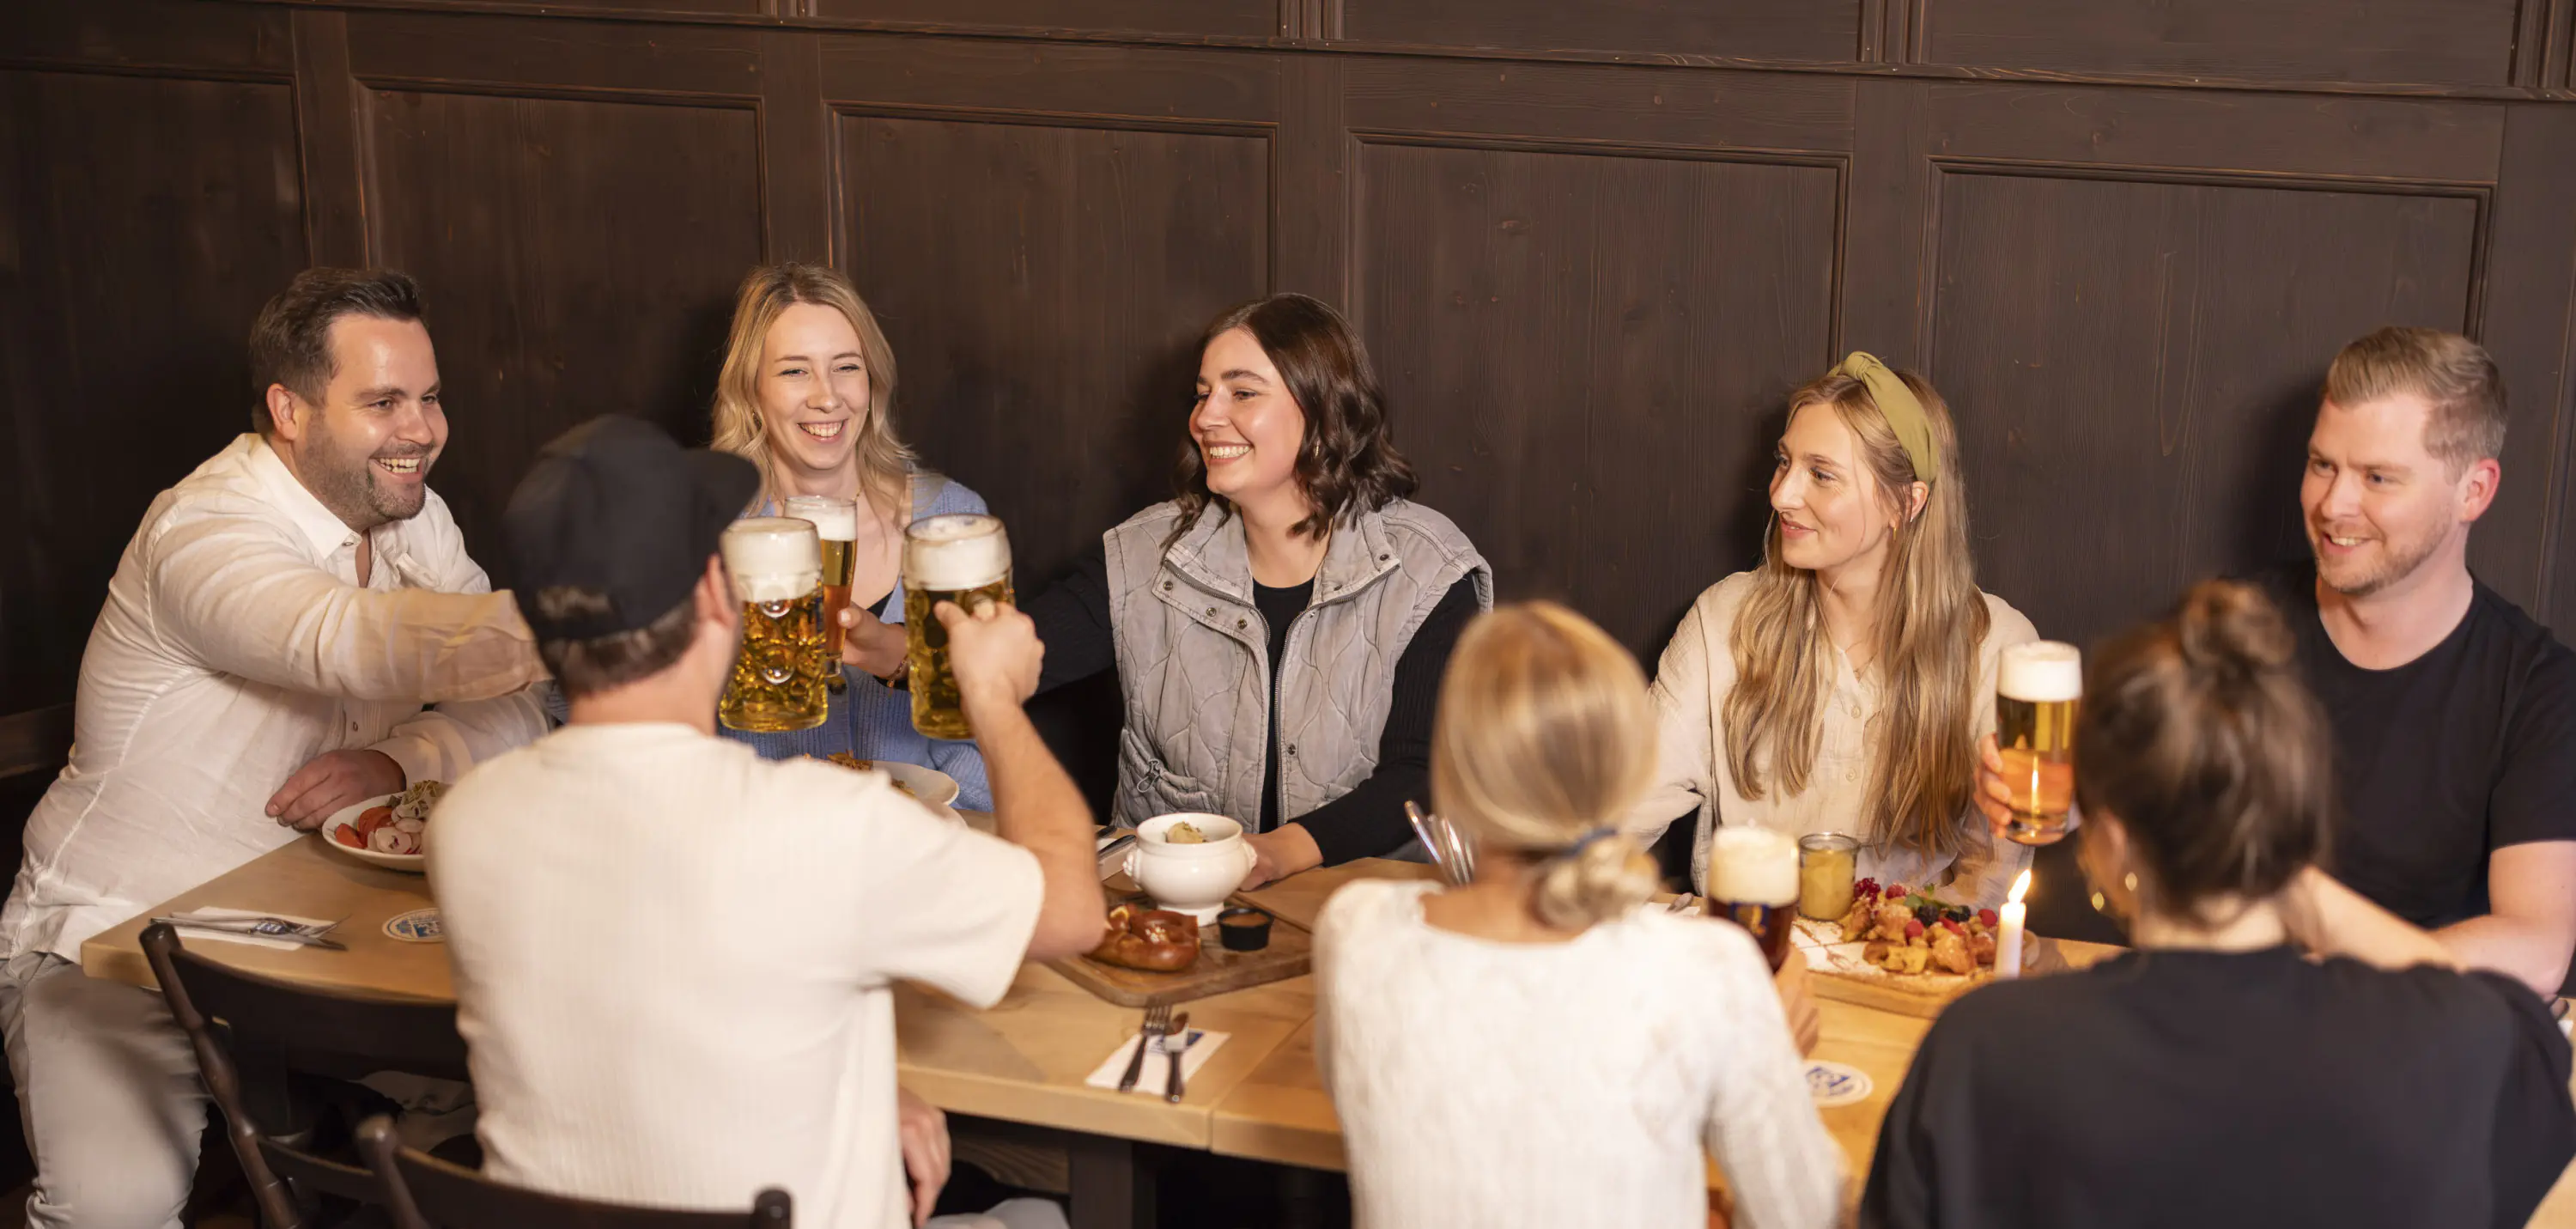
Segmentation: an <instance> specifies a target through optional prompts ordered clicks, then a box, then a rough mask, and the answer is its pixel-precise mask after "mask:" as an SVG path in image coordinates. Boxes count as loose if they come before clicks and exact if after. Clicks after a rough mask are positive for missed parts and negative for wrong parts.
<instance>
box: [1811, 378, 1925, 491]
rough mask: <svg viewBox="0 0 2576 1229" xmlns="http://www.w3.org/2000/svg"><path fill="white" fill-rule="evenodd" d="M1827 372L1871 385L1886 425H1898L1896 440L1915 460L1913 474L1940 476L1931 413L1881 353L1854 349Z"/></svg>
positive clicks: (1923, 478) (1895, 426)
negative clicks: (1881, 357)
mask: <svg viewBox="0 0 2576 1229" xmlns="http://www.w3.org/2000/svg"><path fill="white" fill-rule="evenodd" d="M1825 374H1827V375H1837V376H1847V377H1849V378H1851V379H1854V380H1858V381H1860V382H1861V383H1862V384H1864V385H1866V386H1868V388H1869V397H1870V400H1872V401H1875V402H1877V403H1878V412H1879V413H1881V414H1885V415H1886V416H1887V425H1888V426H1890V427H1893V428H1895V430H1896V442H1897V443H1899V444H1902V445H1904V446H1905V457H1906V459H1907V460H1909V461H1912V462H1913V463H1914V476H1915V477H1917V478H1920V479H1922V480H1923V481H1924V482H1925V483H1926V484H1929V483H1932V482H1935V481H1938V480H1939V479H1940V477H1941V453H1940V451H1939V449H1938V447H1937V446H1936V445H1935V444H1934V443H1933V442H1932V440H1933V436H1932V417H1931V415H1928V414H1926V413H1924V412H1923V403H1922V402H1921V401H1920V400H1917V399H1916V398H1915V396H1914V390H1913V389H1910V388H1907V387H1906V386H1905V381H1904V380H1902V379H1900V378H1898V376H1897V374H1896V373H1895V372H1894V371H1891V370H1889V369H1888V366H1887V364H1885V363H1882V362H1880V361H1878V356H1876V355H1873V354H1870V353H1868V352H1866V351H1862V350H1854V351H1852V352H1851V354H1850V355H1849V356H1847V357H1845V358H1844V359H1843V361H1842V365H1841V366H1839V367H1836V368H1834V369H1833V370H1832V371H1829V372H1826V373H1825Z"/></svg>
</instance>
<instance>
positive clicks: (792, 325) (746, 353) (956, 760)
mask: <svg viewBox="0 0 2576 1229" xmlns="http://www.w3.org/2000/svg"><path fill="white" fill-rule="evenodd" d="M893 403H894V348H893V347H892V346H889V345H887V344H886V339H885V333H884V331H883V330H881V329H879V328H878V327H877V319H876V315H875V314H874V313H872V312H870V311H869V310H868V305H867V304H866V303H865V302H864V301H862V300H861V299H860V298H859V292H858V291H857V290H856V289H854V288H852V287H851V285H850V282H849V279H847V278H845V277H842V276H841V275H840V274H839V273H837V272H835V271H833V270H831V269H827V268H824V267H822V266H820V265H803V264H777V265H765V266H762V267H761V268H757V269H754V270H752V271H751V274H750V276H748V277H745V278H744V279H743V282H742V289H741V290H740V291H739V292H738V293H737V294H736V296H735V299H734V314H733V333H732V337H731V339H730V340H729V341H728V342H727V344H726V347H725V361H724V370H723V372H722V374H720V375H719V376H718V377H717V379H716V397H715V447H716V448H717V449H718V450H719V451H723V452H730V453H733V454H734V455H736V456H739V457H742V458H744V459H746V460H748V461H750V462H751V463H752V464H753V465H756V466H758V467H759V468H760V495H759V497H758V498H757V499H755V500H754V501H753V502H752V506H751V507H750V508H748V509H746V510H745V512H746V514H747V515H759V516H775V515H778V510H779V509H780V508H782V507H783V506H784V505H785V504H786V501H787V500H789V499H790V498H793V497H795V496H798V495H826V496H832V497H835V498H840V499H854V500H857V501H858V536H857V537H856V538H855V539H854V540H853V543H852V549H853V553H854V554H855V555H856V556H857V558H856V562H855V563H854V565H853V566H852V569H851V572H852V574H851V577H850V608H849V609H848V610H847V611H845V612H843V614H842V617H841V622H842V625H843V626H844V627H845V628H847V629H848V633H847V637H846V640H845V644H844V648H843V651H842V660H843V662H844V664H846V665H849V666H852V667H855V669H852V670H847V671H844V674H845V675H846V676H848V679H849V687H848V689H847V690H846V691H844V692H842V693H841V694H839V695H836V696H834V697H833V698H832V712H831V717H830V719H829V720H827V721H825V722H824V723H823V724H822V725H821V726H818V727H816V728H814V729H811V730H806V731H803V732H800V733H795V734H742V733H738V732H736V731H732V730H727V731H725V735H726V736H727V737H729V738H738V739H741V740H742V741H744V742H748V743H750V744H752V746H754V747H756V748H758V749H759V751H760V753H761V755H763V756H765V757H767V758H770V759H783V758H786V757H789V756H797V755H823V754H828V753H830V752H834V751H848V752H851V753H853V754H856V755H858V756H859V757H860V758H862V759H872V760H894V761H896V762H899V763H906V764H921V765H925V766H927V767H931V768H936V769H938V770H940V771H941V772H944V773H947V774H948V775H949V776H951V777H954V778H956V779H957V789H958V794H957V805H958V806H960V807H963V808H965V809H966V810H970V811H989V810H991V809H992V806H993V792H992V787H991V786H990V785H988V784H987V783H986V780H985V775H984V757H983V754H982V753H981V752H980V751H978V750H977V749H976V747H975V744H973V743H971V742H947V741H942V740H938V739H931V738H925V737H923V736H922V735H921V734H920V733H919V732H918V731H916V730H914V729H913V728H912V703H911V700H910V699H909V698H908V697H906V696H905V695H904V694H902V693H901V692H898V691H895V690H894V689H893V688H891V687H889V686H888V685H887V684H886V683H885V682H884V681H882V680H886V679H890V678H895V677H897V675H898V674H899V672H900V671H901V670H902V668H903V654H904V630H903V584H902V578H901V576H900V575H899V572H900V570H901V569H900V564H901V561H902V556H903V527H904V526H905V525H907V524H910V523H911V522H912V521H914V520H917V519H919V518H921V517H925V516H936V515H939V514H941V513H947V512H982V511H984V510H985V507H984V499H983V497H982V496H980V495H977V494H976V493H975V492H973V491H970V490H968V489H966V488H965V487H964V486H961V485H959V484H957V483H955V482H951V481H949V480H947V479H946V478H944V477H941V476H940V475H938V474H934V473H931V472H929V471H927V470H924V469H922V468H921V467H920V465H919V464H918V463H917V462H916V461H915V460H914V458H913V455H912V450H911V449H910V448H907V447H905V446H904V444H903V441H902V440H901V439H899V438H897V437H896V435H895V432H894V422H893V417H892V411H893Z"/></svg>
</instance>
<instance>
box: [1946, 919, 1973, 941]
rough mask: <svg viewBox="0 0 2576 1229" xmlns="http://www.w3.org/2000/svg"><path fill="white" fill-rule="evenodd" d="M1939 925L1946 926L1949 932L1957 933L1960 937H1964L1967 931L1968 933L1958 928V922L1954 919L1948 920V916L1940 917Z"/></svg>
mask: <svg viewBox="0 0 2576 1229" xmlns="http://www.w3.org/2000/svg"><path fill="white" fill-rule="evenodd" d="M1941 925H1943V926H1945V927H1947V928H1948V929H1949V931H1950V933H1951V934H1954V935H1959V936H1961V937H1963V938H1964V937H1966V935H1967V933H1968V932H1966V931H1964V930H1961V929H1959V924H1958V923H1957V922H1954V921H1952V920H1950V919H1949V918H1943V919H1941Z"/></svg>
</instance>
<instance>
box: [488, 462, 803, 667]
mask: <svg viewBox="0 0 2576 1229" xmlns="http://www.w3.org/2000/svg"><path fill="white" fill-rule="evenodd" d="M759 490H760V471H759V470H758V469H757V468H755V467H753V465H752V463H751V462H749V461H746V460H743V459H742V458H741V457H737V456H734V455H732V454H731V453H723V452H712V451H708V450H706V449H690V448H682V447H680V445H679V442H678V441H676V440H674V439H672V438H671V436H670V433H669V432H667V431H664V430H663V429H661V428H660V427H657V426H654V425H653V424H652V423H649V422H646V421H644V420H643V419H640V418H629V417H627V416H626V415H623V414H603V415H601V416H599V417H597V418H594V419H591V420H590V421H589V422H586V423H583V424H582V425H580V426H578V427H575V428H573V429H572V430H570V431H567V432H565V433H564V434H563V435H562V436H560V437H558V438H557V439H556V440H555V441H554V442H553V443H551V444H548V445H546V446H545V448H544V449H543V450H541V451H540V452H538V453H537V460H536V464H534V465H532V466H530V467H529V469H528V476H527V477H525V478H522V479H520V480H519V489H517V490H515V491H512V492H511V493H510V507H509V510H508V511H506V512H504V513H502V517H501V521H502V531H503V533H504V534H506V535H507V537H508V539H509V543H508V546H509V564H510V576H509V580H510V585H511V589H512V591H513V592H514V593H515V594H516V595H517V597H518V601H519V613H520V614H521V615H522V616H524V617H525V618H526V619H527V620H528V626H529V628H530V629H532V630H534V631H535V632H536V634H537V639H538V640H540V641H545V640H592V639H597V638H599V637H601V636H613V635H616V634H617V633H619V632H630V631H634V630H636V629H638V628H641V627H644V626H647V625H649V624H650V623H652V622H653V621H654V620H655V619H658V618H661V617H662V616H663V615H665V614H668V613H670V612H671V610H672V608H674V607H676V606H678V605H679V604H680V603H681V602H683V601H686V600H688V596H689V591H690V590H691V589H694V588H696V587H697V583H698V578H699V577H701V576H704V575H705V574H706V570H707V556H709V555H712V554H714V553H716V542H717V539H718V538H719V537H721V536H722V535H723V533H724V529H725V526H727V525H730V524H732V523H733V521H734V518H736V517H738V516H740V515H742V510H743V508H744V507H745V506H746V505H748V504H749V503H750V502H751V497H752V495H753V494H754V493H756V492H758V491H759ZM560 586H578V587H581V588H585V589H591V590H596V591H598V592H600V593H604V594H606V595H607V596H608V608H607V609H606V610H605V611H600V612H591V611H583V612H580V613H578V614H574V615H572V616H571V617H567V618H560V619H550V618H547V617H546V616H545V615H544V614H542V613H541V612H539V611H538V609H537V605H538V603H537V601H536V595H537V594H539V593H542V592H544V591H545V590H548V589H552V588H557V587H560Z"/></svg>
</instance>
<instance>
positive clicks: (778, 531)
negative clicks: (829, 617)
mask: <svg viewBox="0 0 2576 1229" xmlns="http://www.w3.org/2000/svg"><path fill="white" fill-rule="evenodd" d="M817 543H818V539H817V538H816V537H815V536H814V526H813V523H812V522H810V521H802V520H795V519H791V518H787V517H755V518H752V519H748V520H740V521H735V522H734V523H733V524H732V525H731V526H728V527H727V528H726V529H725V532H724V537H723V539H722V542H721V546H722V550H723V554H724V561H725V568H726V570H727V571H730V572H732V573H733V585H734V596H735V597H736V599H738V600H739V601H741V602H742V651H741V652H740V653H739V654H738V655H736V656H735V658H734V663H733V676H732V677H731V678H730V679H728V680H726V682H725V690H724V698H723V699H722V700H721V701H719V702H718V703H717V705H716V720H718V721H720V722H723V723H724V724H725V726H726V727H727V728H728V729H735V730H744V731H749V732H752V733H758V734H783V733H787V732H790V731H794V730H810V729H813V728H814V727H816V726H818V725H821V724H823V721H824V719H825V718H826V717H828V716H830V715H831V711H832V710H831V702H832V701H831V693H830V692H829V691H828V690H827V689H826V688H825V684H824V679H825V676H826V675H828V674H837V673H839V663H838V661H836V660H835V659H832V658H829V657H826V656H825V655H824V652H823V644H824V638H823V567H822V551H821V548H820V546H819V545H818V544H817Z"/></svg>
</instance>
